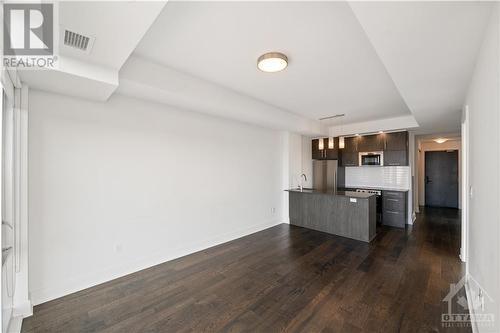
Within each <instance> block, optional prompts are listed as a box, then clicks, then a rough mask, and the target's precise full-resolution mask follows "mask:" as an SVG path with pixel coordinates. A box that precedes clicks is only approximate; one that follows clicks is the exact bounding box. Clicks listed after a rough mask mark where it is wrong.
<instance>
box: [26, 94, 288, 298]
mask: <svg viewBox="0 0 500 333" xmlns="http://www.w3.org/2000/svg"><path fill="white" fill-rule="evenodd" d="M29 102H30V118H29V136H30V137H29V159H30V164H29V194H30V195H29V227H30V243H29V246H30V289H31V292H32V299H33V302H34V303H35V304H38V303H41V302H44V301H47V300H50V299H53V298H56V297H59V296H62V295H65V294H67V293H70V292H73V291H76V290H79V289H82V288H85V287H88V286H91V285H95V284H97V283H100V282H103V281H106V280H109V279H112V278H115V277H118V276H121V275H124V274H126V273H129V272H132V271H136V270H138V269H141V268H144V267H147V266H150V265H153V264H157V263H160V262H163V261H166V260H169V259H172V258H175V257H178V256H181V255H184V254H187V253H190V252H193V251H195V250H198V249H202V248H206V247H209V246H212V245H214V244H216V243H220V242H224V241H227V240H230V239H233V238H236V237H239V236H242V235H245V234H248V233H251V232H253V231H257V230H260V229H263V228H266V227H269V226H271V225H274V224H276V223H280V222H282V216H283V212H282V207H283V202H282V201H283V192H282V191H283V177H282V173H283V170H282V169H283V160H282V159H283V156H282V154H281V152H282V151H283V147H282V146H283V136H282V133H280V132H277V131H272V130H267V129H263V128H260V127H256V126H251V125H246V124H243V123H238V122H233V121H229V120H224V119H220V118H215V117H211V116H206V115H202V114H197V113H193V112H187V111H183V110H178V109H173V108H168V107H166V106H160V105H157V104H151V103H146V102H142V101H139V100H135V99H131V98H127V97H123V96H120V95H115V96H113V97H112V98H111V99H110V100H109V101H108V102H106V103H97V102H88V101H84V100H79V99H76V98H71V97H65V96H61V95H55V94H51V93H45V92H39V91H31V92H30V101H29ZM273 208H274V209H275V211H274V212H273Z"/></svg>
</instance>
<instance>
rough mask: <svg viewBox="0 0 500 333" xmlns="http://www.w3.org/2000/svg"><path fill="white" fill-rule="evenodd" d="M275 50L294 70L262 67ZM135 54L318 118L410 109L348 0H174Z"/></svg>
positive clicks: (383, 115) (364, 117)
mask: <svg viewBox="0 0 500 333" xmlns="http://www.w3.org/2000/svg"><path fill="white" fill-rule="evenodd" d="M268 51H280V52H283V53H285V54H286V55H287V56H288V58H289V66H288V68H287V69H286V70H285V71H283V72H280V73H274V74H269V73H263V72H260V71H259V70H258V69H257V67H256V61H257V58H258V57H259V56H260V55H261V54H263V53H265V52H268ZM135 54H136V55H138V56H141V57H143V58H146V59H150V60H152V61H154V62H156V63H158V64H162V65H165V66H168V67H173V68H175V69H178V70H181V71H183V72H187V73H189V74H192V75H196V76H198V77H201V78H203V79H206V80H208V81H212V82H215V83H217V84H220V85H222V86H225V87H228V88H230V89H234V90H237V91H239V92H242V93H244V94H246V95H249V96H252V97H255V98H257V99H259V100H262V101H264V102H267V103H269V104H271V105H274V106H277V107H279V108H283V109H286V110H288V111H291V112H293V113H296V114H300V115H303V116H306V117H309V118H313V119H318V118H321V117H325V116H330V115H334V114H339V113H345V114H346V117H345V120H344V121H345V122H358V121H366V120H371V119H380V118H389V117H395V116H402V115H409V114H410V111H409V109H408V108H407V106H406V104H405V102H404V101H403V99H402V98H401V96H400V95H399V93H398V91H397V89H396V87H395V85H394V83H393V82H392V80H391V77H390V76H389V75H388V73H387V72H386V70H385V67H384V66H383V64H382V62H381V61H380V59H379V58H378V57H377V55H376V53H375V51H374V49H373V47H372V45H371V44H370V42H369V41H368V39H367V37H366V34H365V33H364V32H363V29H362V28H361V26H360V25H359V23H358V22H357V20H356V17H355V16H354V15H353V12H352V10H351V9H350V8H349V5H348V4H347V3H343V2H168V3H167V5H166V6H165V9H164V10H163V11H162V13H161V14H160V15H159V17H158V19H157V20H156V21H155V23H154V24H153V25H152V27H151V28H150V30H149V31H148V33H147V34H146V35H145V37H144V38H143V39H142V41H141V42H140V43H139V45H138V47H137V48H136V50H135Z"/></svg>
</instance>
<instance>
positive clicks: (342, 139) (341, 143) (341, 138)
mask: <svg viewBox="0 0 500 333" xmlns="http://www.w3.org/2000/svg"><path fill="white" fill-rule="evenodd" d="M342 123H343V122H342V118H340V133H341V134H343V133H342ZM344 148H345V142H344V137H343V136H341V137H339V149H344Z"/></svg>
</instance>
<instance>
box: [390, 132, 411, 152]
mask: <svg viewBox="0 0 500 333" xmlns="http://www.w3.org/2000/svg"><path fill="white" fill-rule="evenodd" d="M407 148H408V132H395V133H386V134H385V150H407Z"/></svg>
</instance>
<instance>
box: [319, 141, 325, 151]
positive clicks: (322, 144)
mask: <svg viewBox="0 0 500 333" xmlns="http://www.w3.org/2000/svg"><path fill="white" fill-rule="evenodd" d="M318 149H319V150H323V149H325V140H323V139H319V141H318Z"/></svg>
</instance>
